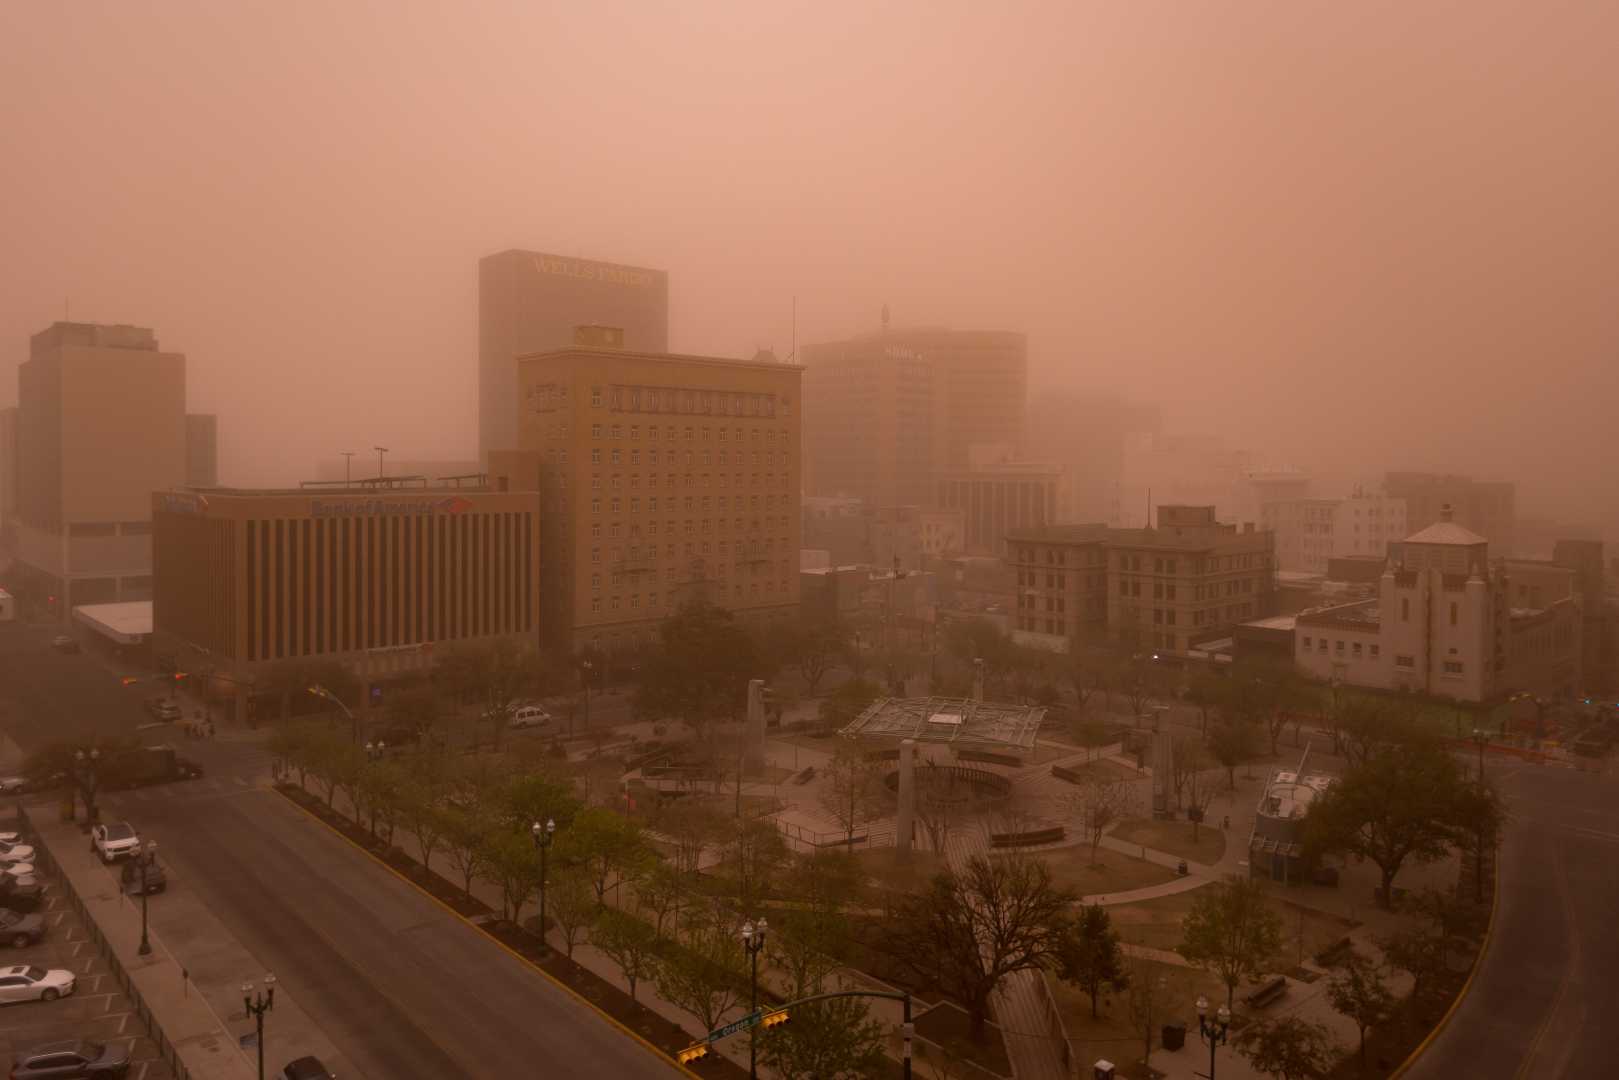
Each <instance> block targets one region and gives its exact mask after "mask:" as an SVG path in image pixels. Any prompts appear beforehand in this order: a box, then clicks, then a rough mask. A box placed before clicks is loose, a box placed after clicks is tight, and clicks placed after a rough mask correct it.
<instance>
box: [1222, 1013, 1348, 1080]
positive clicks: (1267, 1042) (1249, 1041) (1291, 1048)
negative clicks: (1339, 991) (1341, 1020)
mask: <svg viewBox="0 0 1619 1080" xmlns="http://www.w3.org/2000/svg"><path fill="white" fill-rule="evenodd" d="M1231 1042H1232V1045H1233V1046H1235V1047H1236V1049H1237V1053H1239V1054H1241V1055H1242V1056H1243V1057H1245V1058H1247V1059H1248V1064H1250V1065H1252V1066H1253V1067H1254V1069H1255V1070H1256V1071H1258V1072H1262V1073H1264V1074H1266V1075H1267V1076H1273V1077H1275V1078H1276V1080H1305V1078H1307V1077H1311V1076H1319V1075H1321V1074H1322V1073H1324V1072H1326V1071H1327V1069H1328V1068H1329V1067H1331V1065H1332V1061H1333V1058H1334V1057H1335V1056H1336V1054H1337V1049H1338V1047H1337V1044H1336V1043H1335V1042H1333V1039H1332V1032H1330V1031H1328V1030H1327V1028H1326V1026H1325V1025H1324V1024H1317V1023H1315V1022H1313V1021H1310V1020H1304V1019H1301V1018H1299V1017H1297V1016H1279V1017H1277V1018H1276V1019H1274V1020H1261V1021H1259V1022H1258V1023H1253V1024H1249V1025H1248V1026H1247V1027H1245V1028H1243V1029H1242V1030H1241V1031H1238V1032H1237V1034H1236V1037H1235V1038H1233V1039H1232V1040H1231Z"/></svg>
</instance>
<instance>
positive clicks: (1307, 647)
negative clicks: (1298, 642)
mask: <svg viewBox="0 0 1619 1080" xmlns="http://www.w3.org/2000/svg"><path fill="white" fill-rule="evenodd" d="M1304 651H1305V652H1309V651H1310V639H1309V638H1305V639H1304Z"/></svg>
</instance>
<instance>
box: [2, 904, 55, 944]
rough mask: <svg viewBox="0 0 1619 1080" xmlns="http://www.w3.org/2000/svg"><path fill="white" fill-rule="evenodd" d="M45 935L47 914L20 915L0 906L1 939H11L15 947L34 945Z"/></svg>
mask: <svg viewBox="0 0 1619 1080" xmlns="http://www.w3.org/2000/svg"><path fill="white" fill-rule="evenodd" d="M44 936H45V916H43V915H38V914H34V915H19V914H17V913H16V912H15V911H7V910H6V909H5V908H0V941H9V942H10V943H11V945H12V947H13V948H17V949H21V948H23V947H24V946H25V945H32V944H34V943H35V942H37V941H38V940H39V939H40V938H42V937H44Z"/></svg>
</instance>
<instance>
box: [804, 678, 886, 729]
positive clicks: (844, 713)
mask: <svg viewBox="0 0 1619 1080" xmlns="http://www.w3.org/2000/svg"><path fill="white" fill-rule="evenodd" d="M882 692H883V691H882V687H880V686H878V685H877V684H876V683H874V682H869V681H867V680H865V679H850V680H849V681H848V682H846V683H843V684H842V685H841V686H839V687H838V688H837V689H836V690H834V691H832V692H831V693H830V694H828V695H827V696H826V697H824V698H822V699H821V704H820V705H819V707H818V709H817V713H818V715H819V718H820V722H821V727H822V729H823V730H832V731H836V730H838V729H839V728H842V727H844V726H846V725H848V724H849V723H850V722H852V721H853V720H855V719H856V718H857V717H858V716H859V715H860V714H861V713H863V712H865V711H866V709H867V707H868V706H870V705H871V703H872V702H873V701H876V700H877V699H878V698H879V697H880V696H882Z"/></svg>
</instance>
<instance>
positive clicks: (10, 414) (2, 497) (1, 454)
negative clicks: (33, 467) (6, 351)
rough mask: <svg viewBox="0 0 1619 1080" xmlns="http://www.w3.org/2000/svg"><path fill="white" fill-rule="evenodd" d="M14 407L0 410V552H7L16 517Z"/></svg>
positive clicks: (15, 426)
mask: <svg viewBox="0 0 1619 1080" xmlns="http://www.w3.org/2000/svg"><path fill="white" fill-rule="evenodd" d="M20 415H21V413H20V411H19V410H18V408H17V407H16V406H15V405H12V406H9V407H7V408H4V409H0V551H4V550H9V549H10V547H11V541H10V540H9V539H8V536H9V530H10V526H11V522H12V519H14V518H15V517H16V515H17V423H18V417H19V416H20Z"/></svg>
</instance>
